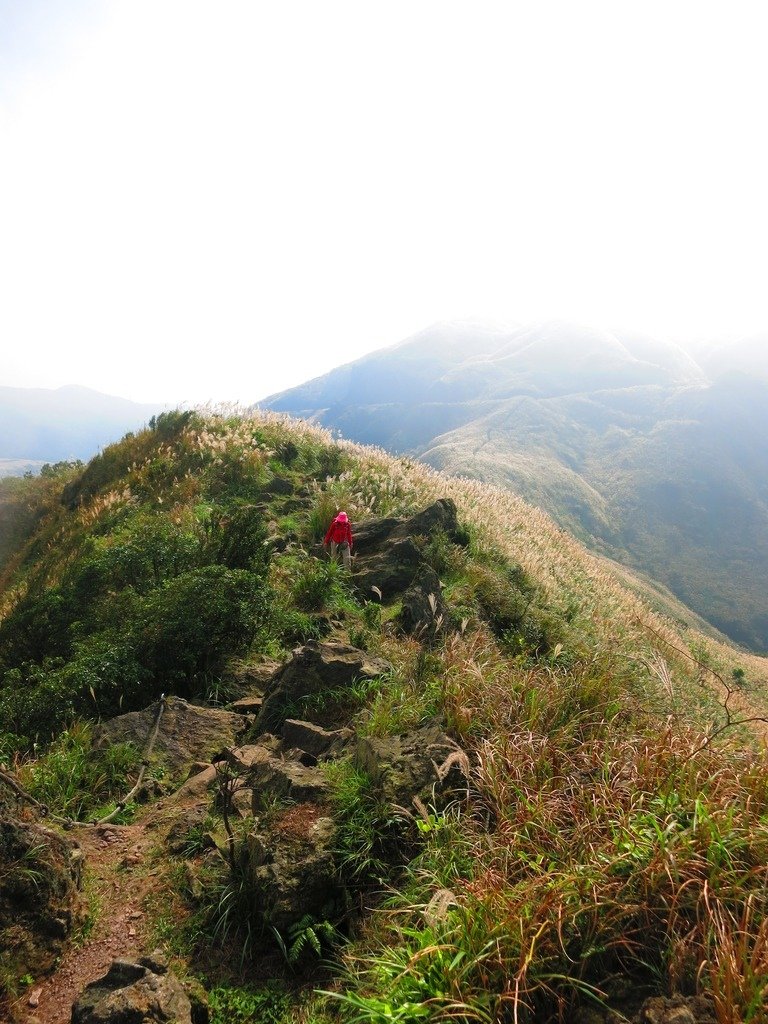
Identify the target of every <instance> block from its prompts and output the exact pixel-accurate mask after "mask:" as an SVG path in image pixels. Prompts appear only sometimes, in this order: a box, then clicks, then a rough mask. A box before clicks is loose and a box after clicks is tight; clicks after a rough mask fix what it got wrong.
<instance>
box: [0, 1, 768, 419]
mask: <svg viewBox="0 0 768 1024" xmlns="http://www.w3.org/2000/svg"><path fill="white" fill-rule="evenodd" d="M767 13H768V12H766V8H765V5H764V4H763V3H761V2H756V3H744V2H739V0H731V2H729V3H709V2H707V0H675V2H670V0H661V2H657V0H646V2H644V3H628V2H626V3H625V2H623V0H604V2H598V0H580V2H579V3H574V2H573V0H540V2H538V3H531V2H529V0H526V2H516V0H498V2H495V0H477V2H473V3H469V2H466V0H416V2H415V0H388V2H387V3H377V4H374V3H368V2H366V0H325V2H322V3H319V2H317V0H293V2H291V0H288V2H283V3H266V2H259V0H206V2H200V0H0V145H1V146H2V150H1V156H0V339H1V344H2V348H1V349H0V352H1V353H2V356H1V358H0V384H6V385H16V386H38V387H56V386H59V385H61V384H68V383H78V384H83V385H87V386H89V387H93V388H96V389H98V390H101V391H106V392H109V393H112V394H119V395H124V396H126V397H129V398H134V399H137V400H158V401H172V402H176V401H185V400H186V401H204V400H207V399H211V400H224V399H232V400H240V401H243V402H250V401H253V400H255V399H257V398H261V397H264V396H265V395H267V394H269V393H272V392H274V391H277V390H281V389H283V388H285V387H289V386H291V385H294V384H298V383H301V382H302V381H304V380H306V379H308V378H310V377H313V376H317V375H318V374H321V373H325V372H327V371H328V370H330V369H331V368H332V367H334V366H337V365H339V364H340V363H343V362H347V361H349V360H351V359H354V358H357V357H359V356H360V355H362V354H364V353H365V352H367V351H371V350H373V349H375V348H380V347H382V346H386V345H390V344H394V343H395V342H397V341H399V340H401V339H402V338H404V337H406V336H407V335H409V334H412V333H414V332H416V331H418V330H420V329H421V328H423V327H425V326H427V325H428V324H430V323H432V322H433V321H435V320H442V319H451V318H457V317H481V318H487V319H493V320H500V321H515V322H525V321H529V320H537V319H548V318H552V317H557V318H565V319H572V320H576V321H579V322H582V323H587V324H591V325H594V326H598V327H610V326H614V325H615V326H622V327H626V328H630V329H636V330H640V331H644V332H648V333H653V334H658V335H660V336H666V337H670V338H673V339H674V340H677V341H683V342H685V341H686V340H689V339H691V338H712V337H735V336H738V335H741V334H746V333H758V332H761V331H765V329H766V328H767V327H768V310H767V309H766V282H767V281H768V186H767V185H766V182H768V149H767V143H766V138H767V137H766V132H765V100H766V96H768V62H766V60H765V52H764V51H765V39H766V28H768V25H767V24H766V16H767Z"/></svg>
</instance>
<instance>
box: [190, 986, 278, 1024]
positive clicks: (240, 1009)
mask: <svg viewBox="0 0 768 1024" xmlns="http://www.w3.org/2000/svg"><path fill="white" fill-rule="evenodd" d="M208 1005H209V1007H210V1011H211V1022H210V1024H253V1022H256V1021H258V1024H287V1015H288V1011H289V1008H290V1005H291V1000H290V996H289V994H288V993H287V992H286V991H285V989H284V987H283V986H282V985H280V984H279V983H278V982H268V983H267V984H266V985H265V986H264V987H262V988H251V987H237V986H234V985H216V986H214V987H213V988H211V989H210V991H209V992H208Z"/></svg>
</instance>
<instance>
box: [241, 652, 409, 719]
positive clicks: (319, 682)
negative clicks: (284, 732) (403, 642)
mask: <svg viewBox="0 0 768 1024" xmlns="http://www.w3.org/2000/svg"><path fill="white" fill-rule="evenodd" d="M389 668H390V665H389V664H388V663H387V662H386V661H383V660H382V659H381V658H372V657H371V656H370V655H369V654H366V652H365V651H361V650H358V648H356V647H350V646H349V645H348V644H341V643H320V642H319V641H317V640H310V641H308V642H307V643H306V644H305V645H304V646H303V647H299V648H297V649H296V650H295V651H294V652H293V654H292V656H291V658H290V660H289V661H288V662H287V663H286V664H285V665H283V667H282V668H280V669H279V670H278V671H277V672H276V673H275V675H274V676H273V677H272V680H271V682H270V683H269V685H268V687H267V689H266V692H265V694H264V703H263V704H262V708H261V714H260V715H259V717H258V718H257V720H256V727H255V732H256V734H257V735H258V734H260V733H262V732H278V731H279V730H280V729H281V728H282V725H283V723H284V722H285V720H286V718H294V717H295V716H296V712H297V710H298V711H300V709H301V706H302V702H303V701H304V700H305V699H306V698H307V697H312V696H314V695H320V694H326V693H329V692H330V691H334V690H337V691H338V690H343V689H344V688H345V687H348V686H350V685H351V684H352V683H354V682H356V681H357V680H358V679H374V678H375V677H376V676H379V675H381V674H382V673H383V672H387V671H389Z"/></svg>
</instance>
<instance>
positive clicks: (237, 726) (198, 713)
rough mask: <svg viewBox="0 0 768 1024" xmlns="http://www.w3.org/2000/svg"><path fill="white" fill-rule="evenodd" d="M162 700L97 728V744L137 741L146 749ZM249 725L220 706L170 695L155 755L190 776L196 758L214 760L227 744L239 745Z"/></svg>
mask: <svg viewBox="0 0 768 1024" xmlns="http://www.w3.org/2000/svg"><path fill="white" fill-rule="evenodd" d="M158 706H159V704H158V701H155V703H154V704H150V706H149V707H148V708H145V709H144V710H143V711H131V712H129V713H128V714H127V715H120V716H119V717H118V718H113V719H111V720H110V721H108V722H103V723H102V724H101V725H100V726H98V728H97V729H96V731H95V734H94V744H95V745H96V746H110V745H111V744H113V743H133V744H134V746H136V747H137V748H138V749H139V750H141V751H144V750H145V748H146V746H147V742H148V741H149V738H150V736H151V735H152V731H153V729H154V726H155V721H156V719H157V711H158ZM246 725H247V721H246V719H245V718H244V717H243V715H240V714H236V713H235V712H233V711H221V710H219V709H217V708H202V707H197V706H196V705H194V704H189V703H187V701H185V700H182V699H181V697H167V698H166V701H165V710H164V711H163V715H162V717H161V719H160V728H159V730H158V734H157V739H156V741H155V745H154V749H153V752H152V753H153V756H154V757H157V758H158V759H159V760H161V761H162V762H163V764H164V765H165V767H166V768H167V769H168V771H169V772H170V774H171V775H172V776H174V777H176V778H179V777H181V776H182V775H186V774H187V772H188V771H189V768H190V766H191V765H192V764H194V762H195V761H211V760H213V759H214V758H215V757H217V756H218V755H219V754H220V753H221V752H222V751H223V750H224V749H225V748H226V747H232V746H234V745H235V743H236V741H237V739H238V737H239V736H240V734H241V733H242V732H243V730H244V729H245V727H246Z"/></svg>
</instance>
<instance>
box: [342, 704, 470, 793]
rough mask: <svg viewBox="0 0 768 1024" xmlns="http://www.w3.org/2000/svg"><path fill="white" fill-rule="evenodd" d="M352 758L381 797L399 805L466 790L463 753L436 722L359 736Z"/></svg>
mask: <svg viewBox="0 0 768 1024" xmlns="http://www.w3.org/2000/svg"><path fill="white" fill-rule="evenodd" d="M355 760H356V762H357V764H358V766H359V767H360V768H362V769H363V770H364V771H366V772H367V774H368V775H369V776H370V777H371V779H372V781H373V783H374V785H375V786H376V787H377V789H378V790H379V792H380V794H381V796H382V797H383V798H384V799H385V800H387V801H389V802H390V803H393V804H397V805H398V806H401V807H408V806H409V805H410V804H411V802H412V800H413V798H414V797H418V798H419V799H420V800H422V801H424V802H426V803H429V802H432V801H434V800H435V799H436V798H441V797H445V796H448V795H450V794H452V793H455V792H457V791H459V790H461V789H464V790H466V784H467V783H466V774H465V773H466V770H467V769H466V765H467V762H466V755H465V754H464V753H463V751H462V750H461V748H460V747H459V746H458V745H457V744H456V743H455V742H454V741H453V740H452V739H450V737H449V736H447V735H446V734H445V733H444V732H443V730H442V728H441V727H440V725H439V724H437V723H430V724H427V725H423V726H421V727H420V728H418V729H413V730H412V731H411V732H406V733H402V734H401V735H400V736H359V737H358V740H357V749H356V753H355Z"/></svg>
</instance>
